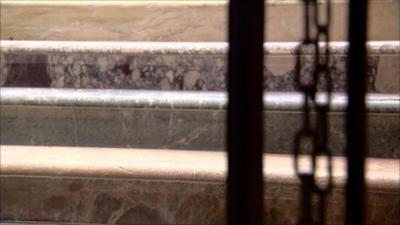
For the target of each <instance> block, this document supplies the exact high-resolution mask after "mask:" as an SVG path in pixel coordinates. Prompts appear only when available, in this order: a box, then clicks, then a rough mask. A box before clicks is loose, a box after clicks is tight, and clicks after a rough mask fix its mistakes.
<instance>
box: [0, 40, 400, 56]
mask: <svg viewBox="0 0 400 225" xmlns="http://www.w3.org/2000/svg"><path fill="white" fill-rule="evenodd" d="M298 45H299V43H298V42H265V44H264V52H265V54H267V55H295V54H296V48H297V46H298ZM320 46H321V48H322V51H323V49H324V46H325V45H324V44H323V43H320ZM329 47H330V52H331V54H333V55H343V54H347V49H348V42H331V43H330V46H329ZM0 48H1V54H8V53H25V54H46V53H93V54H95V53H107V54H196V55H206V54H216V55H219V54H220V55H225V54H227V50H228V43H226V42H119V41H8V40H2V41H1V42H0ZM367 51H368V54H375V55H376V54H379V55H385V54H389V55H393V54H394V55H396V54H397V55H398V54H400V41H370V42H367ZM312 53H313V50H312V49H310V48H309V49H303V51H302V54H312Z"/></svg>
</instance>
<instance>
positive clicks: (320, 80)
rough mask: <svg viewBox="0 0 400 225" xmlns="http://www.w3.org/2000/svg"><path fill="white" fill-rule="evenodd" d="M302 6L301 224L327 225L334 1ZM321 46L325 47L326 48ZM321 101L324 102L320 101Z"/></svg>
mask: <svg viewBox="0 0 400 225" xmlns="http://www.w3.org/2000/svg"><path fill="white" fill-rule="evenodd" d="M302 2H303V5H304V39H303V41H302V43H301V44H300V45H299V46H298V48H297V51H296V68H295V82H296V85H297V88H298V89H299V90H300V91H301V92H303V94H304V103H303V124H302V127H301V128H300V129H299V130H298V131H297V133H296V134H295V138H294V146H293V154H294V167H295V172H296V174H297V176H298V178H299V180H300V183H301V205H300V206H301V216H300V218H299V221H298V224H299V225H324V224H325V211H326V210H325V202H326V196H327V194H328V193H329V192H330V190H331V189H332V160H331V151H330V149H329V147H328V144H329V143H328V134H329V122H328V112H329V110H330V102H331V93H332V77H331V76H330V73H329V62H330V52H329V26H330V23H331V21H330V19H331V0H326V2H325V4H324V5H320V4H319V2H318V0H302ZM321 9H323V11H324V13H325V17H326V21H325V22H321V21H320V18H319V17H320V16H321V14H320V12H321V11H322V10H321ZM320 42H322V43H323V47H321V45H320ZM310 49H311V50H312V51H310ZM310 52H312V53H313V55H312V64H313V67H312V69H311V71H305V70H306V68H305V66H304V64H305V63H307V61H304V60H303V59H304V57H307V54H309V53H310ZM308 58H309V57H308ZM319 92H321V93H319ZM317 93H318V95H317ZM317 97H319V98H317ZM321 97H322V99H320V98H321ZM311 112H315V113H316V117H315V119H316V121H315V122H314V123H312V122H313V121H312V118H311ZM313 124H314V126H313ZM307 139H308V140H310V141H311V146H306V148H307V149H308V150H309V151H308V152H305V151H304V149H302V148H303V147H304V146H302V143H303V142H304V141H305V140H307ZM305 153H307V157H308V160H309V162H311V163H310V168H309V170H308V171H302V170H301V167H300V164H301V163H300V162H299V161H300V159H299V157H300V155H303V154H305ZM318 158H324V159H325V160H326V162H327V165H326V167H327V168H326V170H327V180H326V182H325V184H324V185H323V184H321V182H320V181H318V178H319V177H318V176H317V169H318V165H317V163H318ZM314 195H315V196H316V197H317V199H318V205H317V206H318V207H317V208H316V211H315V212H314V206H313V204H312V198H313V196H314ZM315 217H316V218H315Z"/></svg>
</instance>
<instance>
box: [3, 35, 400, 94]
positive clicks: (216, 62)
mask: <svg viewBox="0 0 400 225" xmlns="http://www.w3.org/2000/svg"><path fill="white" fill-rule="evenodd" d="M297 45H298V43H296V42H285V43H283V42H269V43H266V44H265V70H264V88H265V90H266V91H296V90H297V85H296V84H295V79H294V71H295V70H294V68H295V60H296V47H297ZM0 47H1V53H0V57H1V60H0V63H1V65H0V66H1V70H0V72H1V73H0V86H2V87H52V88H81V89H82V88H94V89H145V90H201V91H225V90H226V86H227V81H226V80H227V79H226V73H227V65H226V64H227V62H226V60H227V55H226V54H227V44H226V43H223V42H218V43H204V42H203V43H200V42H195V43H194V42H192V43H182V42H179V43H178V42H174V43H171V42H58V41H2V42H1V43H0ZM321 47H323V46H321ZM330 47H331V54H332V57H331V63H330V67H329V69H330V72H331V75H332V77H333V81H334V82H333V89H334V91H336V92H343V91H345V89H346V62H347V55H346V52H347V44H346V43H345V42H332V43H331V45H330ZM311 53H312V50H311V49H308V50H306V51H304V53H303V59H302V66H303V68H304V69H305V70H306V71H310V70H313V65H312V64H313V62H312V61H313V60H312V57H311ZM368 54H369V56H368V62H369V63H368V70H367V71H368V78H367V88H368V91H369V92H374V93H399V92H400V76H399V74H400V42H399V41H385V42H369V43H368Z"/></svg>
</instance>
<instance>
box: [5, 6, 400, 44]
mask: <svg viewBox="0 0 400 225" xmlns="http://www.w3.org/2000/svg"><path fill="white" fill-rule="evenodd" d="M332 2H333V3H332V23H331V27H332V28H331V36H332V37H331V38H332V40H335V41H345V40H347V27H348V26H347V19H348V17H347V11H348V10H347V8H348V2H347V1H346V0H333V1H332ZM227 5H228V4H227V1H210V0H205V1H193V0H188V1H146V0H144V1H135V0H131V1H121V0H120V1H111V0H109V1H92V0H82V1H71V0H70V1H60V0H53V1H43V0H31V1H29V0H28V1H20V0H14V1H9V0H2V1H1V30H2V32H1V39H2V40H7V39H10V38H12V39H14V40H74V41H83V40H86V41H195V42H198V41H226V34H227ZM399 8H400V6H399V1H398V0H371V1H370V5H369V12H368V13H369V15H368V16H369V20H368V25H369V27H368V31H369V34H368V37H369V39H370V40H399V39H400V32H399V31H400V30H399V24H398V21H399ZM383 15H384V16H383ZM265 21H266V23H267V24H268V25H267V26H266V29H265V39H266V40H267V41H300V39H301V38H302V35H303V32H302V29H303V8H302V5H301V1H294V0H267V1H266V18H265Z"/></svg>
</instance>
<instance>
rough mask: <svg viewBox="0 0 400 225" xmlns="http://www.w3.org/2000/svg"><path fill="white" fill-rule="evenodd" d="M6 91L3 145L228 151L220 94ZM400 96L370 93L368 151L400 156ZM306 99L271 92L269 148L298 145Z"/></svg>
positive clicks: (335, 148) (340, 122) (338, 117)
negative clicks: (293, 141)
mask: <svg viewBox="0 0 400 225" xmlns="http://www.w3.org/2000/svg"><path fill="white" fill-rule="evenodd" d="M0 94H1V108H0V109H1V111H0V112H1V116H2V119H1V121H0V125H1V126H0V129H1V130H0V131H1V134H2V135H1V139H0V140H1V143H2V144H13V145H19V144H26V145H56V146H60V145H61V146H62V145H66V146H91V147H95V146H96V147H123V148H129V147H136V148H170V149H192V150H206V151H215V150H223V149H224V141H225V123H226V122H225V116H226V111H225V109H226V103H227V96H226V94H225V93H221V92H190V91H185V92H178V91H176V92H173V91H168V92H165V91H137V90H136V91H134V90H99V89H91V90H86V89H80V90H73V89H72V90H71V89H49V88H2V89H1V91H0ZM331 97H332V99H331V100H332V101H331V113H330V114H329V121H330V126H331V127H330V130H329V137H330V140H329V143H330V148H331V149H332V152H333V154H335V155H342V154H343V152H344V148H345V133H344V132H345V131H344V127H345V124H344V122H345V115H344V109H345V106H346V104H347V103H346V102H347V100H346V96H345V95H344V94H341V93H334V94H333V95H332V96H331ZM317 99H321V100H322V99H325V98H324V97H323V95H317ZM318 102H319V101H318ZM399 102H400V96H398V95H394V94H392V95H388V94H368V95H367V102H366V103H367V110H368V114H367V119H368V120H369V128H368V137H369V141H368V144H369V147H370V149H369V151H368V155H369V156H373V157H395V158H396V157H397V158H398V157H400V149H399V146H400V141H399V139H398V138H397V137H398V136H400V119H399V118H400V105H399ZM302 104H303V96H302V94H301V93H293V92H286V93H284V92H275V93H274V92H272V93H271V92H266V93H265V96H264V110H265V112H264V118H265V126H264V134H265V140H266V145H265V152H276V153H290V152H291V151H292V145H293V143H292V141H288V140H293V138H294V136H295V133H296V131H297V130H298V129H299V128H300V126H301V121H302V114H301V111H302ZM313 118H314V117H313Z"/></svg>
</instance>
